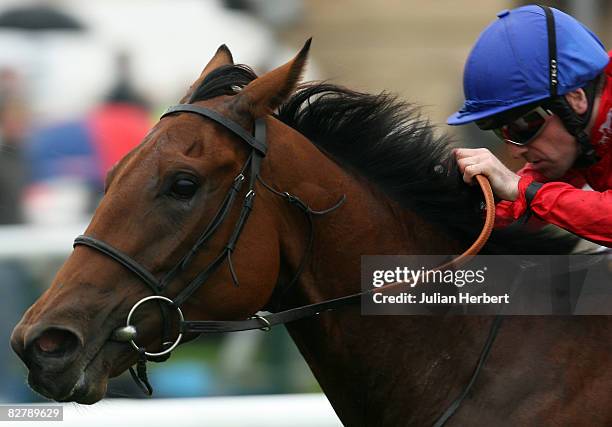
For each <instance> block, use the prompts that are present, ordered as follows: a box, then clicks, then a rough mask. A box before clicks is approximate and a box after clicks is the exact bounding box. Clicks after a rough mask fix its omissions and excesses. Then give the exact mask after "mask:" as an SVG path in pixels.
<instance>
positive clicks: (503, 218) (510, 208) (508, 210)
mask: <svg viewBox="0 0 612 427" xmlns="http://www.w3.org/2000/svg"><path fill="white" fill-rule="evenodd" d="M533 181H535V180H534V179H533V177H531V176H522V177H521V179H520V181H519V183H518V186H519V194H518V197H517V198H516V200H515V201H513V202H510V201H508V200H502V201H501V202H499V203H498V204H497V205H496V206H495V227H496V228H499V227H507V226H508V225H510V224H512V223H513V222H514V221H516V220H517V219H519V218H520V217H521V216H523V214H524V213H525V210H526V209H527V200H525V190H526V189H527V187H528V186H529V184H531V183H532V182H533Z"/></svg>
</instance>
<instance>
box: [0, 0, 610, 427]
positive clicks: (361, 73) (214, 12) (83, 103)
mask: <svg viewBox="0 0 612 427" xmlns="http://www.w3.org/2000/svg"><path fill="white" fill-rule="evenodd" d="M545 3H547V4H549V5H551V6H554V7H557V8H559V9H561V10H564V11H566V12H568V13H570V14H572V15H574V16H575V17H577V18H578V19H579V20H581V21H582V22H584V23H585V24H586V25H587V26H589V27H591V28H592V29H593V30H594V31H595V32H596V33H597V34H598V35H599V36H600V37H601V38H602V40H603V41H604V44H606V46H610V43H609V40H610V37H612V34H611V33H610V31H611V30H610V28H611V26H610V25H609V22H610V21H609V19H610V15H611V13H612V6H610V4H609V2H607V1H603V0H580V1H578V0H574V1H549V2H545ZM520 4H522V2H516V1H500V0H487V1H484V0H462V1H460V2H458V1H453V0H436V1H431V2H423V1H417V0H403V1H400V0H386V1H378V2H374V1H368V0H351V1H348V0H339V1H333V2H332V1H325V0H86V1H85V0H54V1H51V0H49V1H28V0H19V1H9V0H0V224H2V225H0V403H3V402H33V401H37V400H39V399H40V397H38V396H36V395H34V394H32V393H31V392H30V391H29V390H28V388H27V386H26V383H25V369H24V368H23V367H22V366H21V364H20V363H19V362H18V360H17V358H16V357H14V356H13V354H12V353H11V352H10V349H9V346H8V339H9V335H10V332H11V330H12V327H13V326H14V324H15V323H16V322H17V321H18V319H19V318H20V317H21V315H22V314H23V311H24V310H25V309H26V308H27V307H28V306H29V305H30V304H31V303H32V302H33V301H34V300H35V299H36V298H37V296H38V295H40V294H41V293H42V292H43V291H44V289H45V288H46V286H48V284H49V283H50V281H51V278H52V277H53V275H54V274H55V272H56V271H57V269H58V268H59V266H60V265H61V263H62V261H63V259H65V257H66V256H67V255H68V254H69V252H70V250H71V242H72V239H73V238H74V237H75V236H76V235H78V234H81V232H82V231H83V230H84V229H85V225H86V224H87V222H88V220H89V218H90V217H91V213H92V212H93V209H94V208H95V206H96V204H97V202H98V200H99V198H100V196H101V193H102V190H103V180H104V177H105V174H106V172H107V171H108V169H109V168H110V167H111V166H112V165H113V164H114V163H115V162H116V161H117V160H119V159H120V158H121V157H122V156H123V155H125V154H126V153H127V152H128V151H129V150H130V149H131V148H133V147H134V146H135V145H137V144H138V143H139V142H140V140H141V139H142V138H143V136H144V135H145V133H146V132H147V130H148V129H149V128H150V127H151V125H152V124H153V123H154V122H155V121H156V120H157V117H158V116H159V114H160V112H162V111H163V110H164V109H165V108H166V107H167V106H169V105H172V104H174V103H176V101H177V100H178V99H179V98H180V97H181V96H182V95H183V93H184V92H185V91H186V89H187V87H188V86H189V85H190V83H191V82H192V81H193V80H194V79H195V78H196V77H197V76H198V74H199V72H200V70H201V69H202V67H203V66H204V65H205V64H206V62H207V61H208V60H209V59H210V57H211V56H212V55H213V53H214V52H215V50H216V48H217V47H218V46H219V45H220V44H222V43H226V44H227V45H228V46H229V47H230V49H231V51H232V53H233V55H234V59H235V61H236V62H238V63H245V64H248V65H251V66H252V67H253V68H254V69H255V70H256V71H257V72H258V73H262V72H265V71H267V70H269V69H271V68H273V67H275V66H278V65H280V64H281V63H283V62H284V61H286V60H287V59H289V58H290V57H291V56H293V55H294V54H295V53H296V52H297V50H298V49H299V48H300V47H301V45H302V44H303V42H304V41H305V40H306V39H307V38H308V37H311V36H312V37H313V45H312V48H311V56H310V58H311V60H310V63H309V71H308V74H307V75H306V79H307V80H308V79H327V80H331V81H332V82H335V83H339V84H342V85H345V86H348V87H351V88H354V89H357V90H361V91H366V92H380V91H383V90H385V91H389V92H393V93H396V94H397V95H398V96H399V97H400V98H402V99H405V100H408V101H411V102H414V103H417V104H420V105H422V106H423V108H424V110H423V111H424V114H425V115H426V116H427V117H429V118H430V119H431V120H432V122H434V123H436V124H439V128H438V129H439V132H445V133H449V134H452V135H453V137H454V139H455V141H456V142H457V143H458V144H459V145H464V146H487V147H489V148H491V149H493V150H495V151H496V152H497V153H498V154H500V155H501V156H502V157H503V156H504V154H503V151H502V150H503V147H502V146H501V144H498V143H497V142H496V141H495V139H494V138H492V137H490V136H489V135H487V134H486V133H483V132H479V131H478V130H477V129H476V128H475V127H470V126H467V127H461V128H450V127H448V126H446V125H444V122H445V120H446V117H447V116H448V115H450V114H451V113H452V112H454V111H455V110H456V109H458V108H459V107H460V105H461V104H462V102H463V92H462V71H463V64H464V61H465V59H466V57H467V55H468V52H469V50H470V48H471V46H472V44H473V43H474V41H475V40H476V38H477V37H478V34H479V33H480V31H481V30H482V29H483V28H484V27H485V26H486V25H487V24H488V23H489V22H491V21H492V20H494V19H496V18H495V15H496V13H497V12H499V11H500V10H502V9H505V8H512V7H515V6H518V5H520ZM511 166H512V167H513V168H517V167H519V166H520V165H518V164H514V163H511ZM150 376H151V380H152V383H153V384H154V385H155V387H156V390H157V396H158V397H188V396H189V397H195V396H224V395H252V394H286V393H310V392H317V391H318V390H319V388H318V385H317V383H316V381H315V380H314V378H313V377H312V375H311V374H310V371H309V370H308V368H307V366H306V365H305V363H304V362H303V360H302V359H301V357H300V355H299V354H298V352H297V350H296V349H295V346H294V345H293V343H292V342H291V341H290V339H289V338H288V336H287V334H286V332H285V331H284V329H282V328H278V329H275V330H274V331H273V332H271V333H268V334H263V333H238V334H231V335H229V336H215V337H213V338H205V339H200V340H199V341H197V342H195V343H191V344H189V345H187V346H184V347H181V348H179V351H177V352H176V354H174V355H173V357H172V359H170V361H169V362H167V363H165V364H162V365H159V366H155V365H153V366H151V375H150ZM109 396H111V397H112V396H116V397H120V396H133V397H140V394H139V393H138V391H137V390H136V389H135V388H134V386H133V385H132V384H131V381H130V379H129V376H123V377H120V378H118V379H116V380H114V381H113V382H112V383H111V386H110V391H109ZM336 422H337V421H336ZM331 425H334V424H333V423H332V424H331Z"/></svg>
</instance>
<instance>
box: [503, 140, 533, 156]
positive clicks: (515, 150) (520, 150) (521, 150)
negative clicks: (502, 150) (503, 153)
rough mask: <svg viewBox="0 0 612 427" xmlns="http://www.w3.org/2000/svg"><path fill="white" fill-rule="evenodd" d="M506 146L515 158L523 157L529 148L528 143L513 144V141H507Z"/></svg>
mask: <svg viewBox="0 0 612 427" xmlns="http://www.w3.org/2000/svg"><path fill="white" fill-rule="evenodd" d="M506 148H507V150H508V152H509V153H510V155H511V156H512V158H514V159H520V158H522V157H523V155H524V154H525V153H526V152H527V151H528V150H529V148H527V146H526V145H516V144H512V143H511V142H506Z"/></svg>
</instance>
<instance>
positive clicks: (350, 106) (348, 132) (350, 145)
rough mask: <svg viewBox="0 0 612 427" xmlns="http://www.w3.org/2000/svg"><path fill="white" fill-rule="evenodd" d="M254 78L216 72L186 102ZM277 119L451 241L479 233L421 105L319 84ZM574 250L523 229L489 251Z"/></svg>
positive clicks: (476, 207)
mask: <svg viewBox="0 0 612 427" xmlns="http://www.w3.org/2000/svg"><path fill="white" fill-rule="evenodd" d="M255 78H256V75H255V73H254V72H253V71H252V70H251V69H250V68H248V67H246V66H244V65H233V66H223V67H220V68H218V69H216V70H214V71H213V72H211V73H210V74H209V75H208V76H207V77H206V78H205V79H204V81H203V82H202V84H201V85H200V87H198V88H197V89H196V90H195V91H194V94H193V96H192V98H191V100H190V102H195V101H200V100H204V99H210V98H214V97H216V96H219V95H233V94H236V93H238V92H239V91H240V90H241V89H242V88H243V87H244V86H246V85H247V84H248V83H249V82H250V81H252V80H253V79H255ZM277 117H278V119H280V120H281V121H282V122H284V123H285V124H286V125H288V126H290V127H292V128H294V129H295V130H297V131H299V132H300V133H301V134H303V135H304V136H306V137H307V138H308V139H309V140H310V141H311V142H312V143H313V144H314V145H316V146H317V147H319V148H320V149H321V151H323V152H324V153H325V154H326V155H328V156H330V157H332V158H333V159H334V160H335V161H336V162H337V163H338V164H340V165H341V166H342V167H344V168H345V169H347V170H349V171H350V172H352V173H354V174H358V175H360V176H363V177H364V178H366V179H367V180H368V181H370V182H372V183H373V184H375V185H376V186H377V187H378V188H379V189H380V190H382V191H383V192H385V193H386V194H387V195H388V196H389V197H390V198H392V199H393V200H395V201H397V202H398V203H400V205H402V206H403V207H406V208H408V209H411V210H413V211H415V212H416V213H418V214H419V215H420V216H422V217H423V218H425V219H426V220H428V221H430V222H433V223H436V224H438V225H439V226H440V227H442V228H443V229H445V230H446V231H447V232H448V233H450V234H451V235H452V236H453V237H455V238H456V239H460V240H461V241H465V242H471V241H473V240H474V239H475V238H476V236H477V235H478V234H479V233H480V229H481V227H482V212H481V210H480V206H481V203H482V197H481V195H480V193H479V190H478V189H477V188H476V187H469V186H467V185H465V184H464V183H463V181H462V179H461V176H460V175H459V173H458V169H457V167H456V163H455V160H454V156H452V151H451V150H452V146H451V143H450V141H449V139H448V138H447V137H446V136H444V135H441V136H438V135H436V133H435V131H434V128H433V126H432V125H431V124H430V123H429V121H428V120H427V119H425V118H424V117H423V116H422V115H421V113H420V110H419V108H418V107H416V106H414V105H412V104H409V103H406V102H403V101H400V100H398V99H397V98H396V97H395V96H393V95H390V94H388V93H385V92H383V93H380V94H376V95H372V94H366V93H360V92H355V91H352V90H349V89H346V88H343V87H340V86H336V85H332V84H329V83H325V82H323V83H321V82H317V83H309V84H306V85H303V86H301V87H300V88H298V90H297V91H296V93H295V94H293V95H292V96H291V98H290V99H289V100H287V101H286V102H285V103H284V104H283V105H282V106H281V107H280V108H279V111H278V115H277ZM575 244H576V239H575V238H573V237H569V236H563V237H552V236H551V235H550V233H537V234H535V235H534V234H533V233H527V232H525V231H524V230H523V229H522V228H520V229H519V232H515V231H512V230H510V231H507V232H496V233H494V236H493V238H492V239H491V241H490V243H489V244H488V245H487V246H488V249H489V252H503V253H551V254H552V253H567V252H569V251H571V249H572V248H573V247H574V245H575Z"/></svg>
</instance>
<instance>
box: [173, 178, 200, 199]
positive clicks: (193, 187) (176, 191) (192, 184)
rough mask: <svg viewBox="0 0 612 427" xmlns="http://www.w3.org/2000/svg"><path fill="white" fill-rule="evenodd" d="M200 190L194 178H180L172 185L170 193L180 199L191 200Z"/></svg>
mask: <svg viewBox="0 0 612 427" xmlns="http://www.w3.org/2000/svg"><path fill="white" fill-rule="evenodd" d="M197 189H198V183H197V181H196V180H194V179H193V178H186V177H180V178H178V179H176V180H175V181H174V182H173V183H172V187H170V192H171V194H172V196H174V197H176V198H178V199H191V198H192V197H193V195H194V194H195V192H196V191H197Z"/></svg>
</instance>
